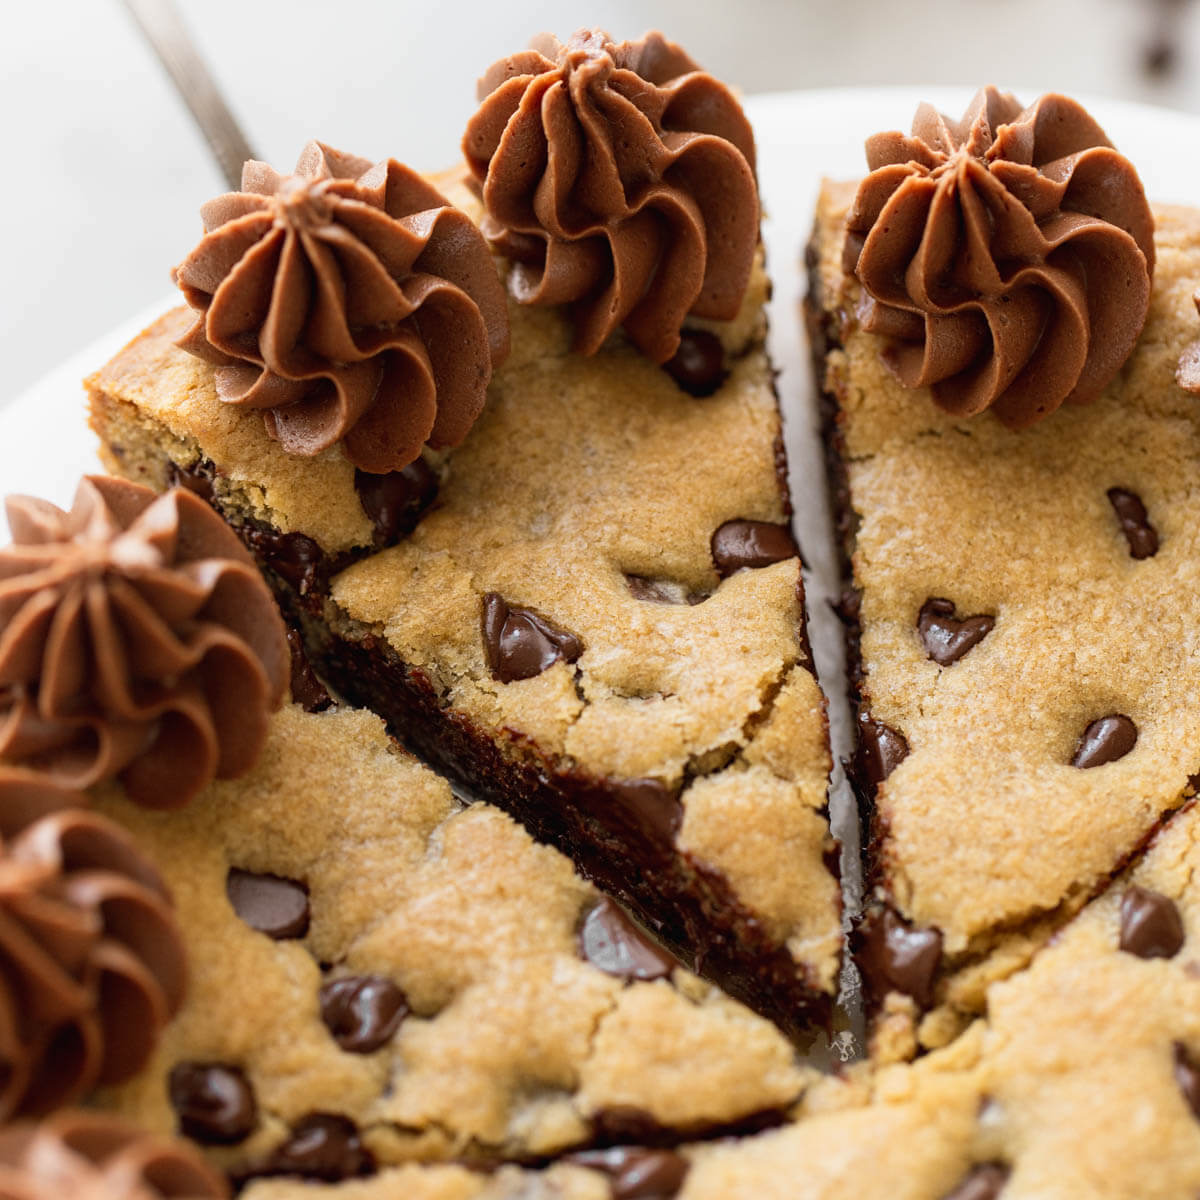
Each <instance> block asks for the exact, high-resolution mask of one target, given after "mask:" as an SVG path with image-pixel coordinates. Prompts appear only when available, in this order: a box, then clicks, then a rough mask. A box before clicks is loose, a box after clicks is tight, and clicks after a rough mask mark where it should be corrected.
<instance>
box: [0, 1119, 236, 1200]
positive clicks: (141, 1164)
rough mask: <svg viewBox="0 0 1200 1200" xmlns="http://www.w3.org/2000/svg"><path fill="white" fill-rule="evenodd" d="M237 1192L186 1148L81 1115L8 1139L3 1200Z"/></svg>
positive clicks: (138, 1198) (0, 1146)
mask: <svg viewBox="0 0 1200 1200" xmlns="http://www.w3.org/2000/svg"><path fill="white" fill-rule="evenodd" d="M228 1195H229V1187H228V1185H227V1184H226V1182H225V1180H224V1179H223V1178H222V1177H221V1176H220V1175H219V1174H217V1172H216V1171H214V1170H213V1169H212V1167H210V1166H209V1165H208V1164H207V1163H206V1162H204V1160H203V1159H202V1158H201V1157H200V1156H199V1155H198V1154H197V1153H196V1151H195V1150H193V1149H192V1148H191V1147H190V1146H188V1145H187V1144H186V1143H184V1142H180V1141H176V1140H175V1139H173V1138H164V1137H156V1136H154V1135H152V1134H149V1133H146V1132H144V1131H143V1130H141V1129H138V1128H137V1127H136V1126H133V1125H130V1124H129V1123H128V1122H126V1121H123V1120H121V1119H120V1118H118V1117H113V1116H109V1115H107V1114H103V1113H94V1112H81V1111H78V1110H74V1111H66V1112H59V1113H55V1114H54V1116H53V1117H49V1118H48V1119H47V1120H45V1121H43V1122H41V1123H40V1124H38V1125H34V1124H32V1123H28V1122H22V1123H20V1124H17V1125H10V1126H9V1127H8V1128H7V1129H5V1130H3V1131H0V1200H65V1198H67V1197H69V1198H70V1200H225V1198H226V1197H228Z"/></svg>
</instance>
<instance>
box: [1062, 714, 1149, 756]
mask: <svg viewBox="0 0 1200 1200" xmlns="http://www.w3.org/2000/svg"><path fill="white" fill-rule="evenodd" d="M1137 737H1138V733H1137V726H1136V725H1135V724H1134V723H1133V722H1132V721H1131V720H1130V719H1129V718H1128V717H1126V716H1124V715H1123V714H1122V713H1110V714H1109V715H1108V716H1107V717H1099V718H1097V719H1096V720H1095V721H1093V722H1092V723H1091V724H1090V725H1089V726H1088V727H1087V728H1086V729H1085V730H1084V731H1083V734H1082V735H1081V737H1080V739H1079V741H1078V743H1077V744H1076V746H1075V753H1074V754H1073V755H1072V756H1071V766H1073V767H1083V768H1087V767H1102V766H1104V764H1105V763H1110V762H1115V761H1116V760H1117V759H1118V758H1124V757H1125V755H1126V754H1128V753H1129V752H1130V750H1132V749H1133V747H1134V745H1135V744H1136V742H1137Z"/></svg>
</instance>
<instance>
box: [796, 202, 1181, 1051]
mask: <svg viewBox="0 0 1200 1200" xmlns="http://www.w3.org/2000/svg"><path fill="white" fill-rule="evenodd" d="M852 196H853V185H843V184H831V183H827V184H826V185H825V187H824V188H823V191H822V194H821V200H820V204H819V207H818V215H817V227H816V234H815V247H816V249H817V252H818V261H817V264H816V267H815V276H816V278H817V279H818V280H819V291H820V303H821V305H822V306H823V308H824V311H825V313H826V317H825V321H826V323H827V326H828V327H830V328H832V329H833V330H835V334H834V337H835V341H836V343H837V344H836V345H835V347H834V348H833V349H832V350H831V351H830V352H829V353H828V355H827V357H826V359H825V364H824V366H825V378H824V386H825V388H826V390H827V392H828V393H829V394H831V395H832V396H833V397H835V398H836V402H837V407H838V413H839V415H838V423H837V432H838V435H839V436H840V438H841V446H840V449H841V455H842V462H843V464H844V466H845V469H846V471H847V474H848V482H849V487H850V493H851V504H852V506H853V509H854V512H855V514H856V517H857V521H856V529H857V532H856V535H855V538H854V544H853V569H854V583H855V586H856V587H857V589H858V590H859V592H860V593H861V615H860V620H861V629H862V635H861V657H862V664H863V668H864V672H865V680H864V684H863V694H864V699H865V701H866V703H867V704H868V706H869V710H870V714H871V716H872V717H873V718H874V719H875V720H877V721H881V722H884V723H886V724H887V725H889V726H890V727H892V728H894V729H896V730H897V731H899V732H900V733H901V734H902V735H903V736H904V738H905V739H906V740H907V742H908V746H909V751H910V752H909V754H908V756H907V757H906V758H905V759H904V761H903V762H902V763H901V764H900V765H899V766H898V767H897V768H896V769H895V771H894V773H893V774H891V775H890V776H889V777H888V778H887V779H886V780H885V781H884V782H883V783H881V784H880V785H879V788H878V793H877V797H876V816H875V832H876V835H877V837H878V839H879V841H878V843H877V855H878V856H877V860H876V867H877V870H878V872H879V876H880V878H882V879H883V880H885V881H886V889H887V894H888V895H889V896H890V898H891V899H892V901H893V903H895V904H896V905H897V907H898V908H899V910H900V911H901V913H902V914H903V915H904V916H905V917H906V918H908V919H910V920H911V921H912V922H913V923H915V924H916V925H919V926H935V927H937V928H938V929H940V930H941V931H942V933H943V937H944V949H945V951H946V953H947V954H948V955H950V956H952V957H953V956H960V957H961V956H963V955H967V954H981V953H984V952H986V951H989V950H992V949H994V948H995V946H996V945H997V942H998V941H999V943H1001V944H1003V945H1004V946H1005V947H1006V949H1005V954H1004V956H1002V958H1001V959H998V960H996V961H995V962H994V963H993V966H995V967H998V970H997V971H994V972H992V973H991V974H988V973H987V972H985V975H984V977H983V979H980V978H979V977H978V976H977V977H976V978H975V980H974V981H973V982H965V981H964V982H962V984H961V988H962V991H963V993H964V994H965V993H972V994H973V995H974V996H975V997H979V996H980V995H981V993H982V987H981V983H984V982H986V979H987V978H989V977H995V975H996V974H997V973H999V974H1003V973H1007V972H1008V971H1011V970H1012V969H1014V968H1015V967H1017V966H1019V965H1021V964H1022V963H1023V962H1024V961H1027V959H1028V956H1029V953H1030V952H1031V951H1032V949H1033V948H1034V946H1035V945H1036V941H1034V942H1033V943H1026V944H1025V945H1024V946H1020V945H1019V943H1020V942H1021V939H1022V936H1023V933H1025V932H1028V930H1029V929H1030V928H1032V923H1033V922H1035V921H1036V920H1037V919H1038V918H1039V917H1041V916H1047V915H1053V916H1054V917H1055V919H1056V923H1061V919H1062V918H1063V917H1065V916H1069V915H1070V913H1071V912H1072V911H1075V910H1077V909H1078V907H1079V906H1080V904H1082V903H1083V902H1084V901H1085V900H1086V899H1087V897H1088V896H1089V895H1092V894H1094V893H1095V892H1096V891H1097V889H1098V888H1100V887H1102V886H1103V884H1104V883H1105V882H1106V881H1107V879H1108V878H1109V877H1110V876H1111V875H1112V873H1113V872H1114V871H1115V870H1118V869H1119V868H1120V867H1121V865H1122V864H1123V863H1124V862H1125V861H1126V860H1127V859H1128V858H1129V856H1130V855H1132V854H1133V853H1135V852H1136V851H1137V850H1138V848H1139V847H1140V846H1141V844H1142V843H1143V842H1144V840H1145V839H1146V838H1147V837H1148V836H1149V835H1150V834H1151V833H1152V832H1153V830H1154V829H1155V827H1156V825H1157V823H1158V821H1159V820H1160V818H1161V817H1162V815H1163V814H1164V813H1165V812H1168V811H1170V810H1171V809H1173V808H1176V807H1177V806H1178V805H1179V804H1181V803H1182V802H1183V800H1184V799H1185V798H1186V796H1187V795H1188V794H1189V791H1190V783H1189V781H1190V778H1191V776H1192V775H1193V773H1194V772H1195V771H1196V770H1197V766H1198V761H1200V752H1197V750H1196V749H1195V747H1196V746H1197V745H1198V744H1200V742H1198V741H1197V737H1198V735H1200V709H1198V708H1197V706H1196V704H1195V702H1194V700H1195V695H1196V694H1197V690H1198V689H1200V658H1198V657H1197V655H1196V654H1195V652H1194V645H1193V643H1194V637H1193V627H1194V626H1195V624H1196V613H1195V612H1194V609H1195V600H1194V597H1195V596H1196V594H1197V590H1196V582H1197V571H1198V568H1197V562H1200V522H1198V520H1197V518H1198V517H1200V500H1198V499H1197V495H1196V491H1195V489H1194V487H1192V484H1191V478H1190V477H1191V474H1192V464H1194V461H1195V453H1196V446H1197V437H1198V434H1200V428H1198V426H1200V411H1198V410H1197V408H1196V405H1195V401H1194V399H1192V398H1191V397H1189V396H1188V395H1187V393H1185V392H1184V391H1183V390H1182V389H1181V388H1179V387H1178V386H1176V384H1175V382H1174V363H1175V361H1176V360H1177V358H1178V354H1179V351H1180V349H1181V348H1182V346H1183V344H1184V343H1185V342H1186V341H1187V340H1188V338H1189V337H1190V333H1191V327H1192V325H1193V324H1194V305H1193V304H1192V301H1191V296H1192V293H1193V291H1194V290H1195V288H1196V286H1197V284H1198V283H1200V255H1198V254H1197V251H1198V249H1200V218H1198V217H1197V215H1196V213H1195V212H1194V211H1191V210H1185V209H1180V208H1163V209H1159V210H1158V212H1157V220H1158V230H1157V236H1156V244H1157V248H1158V267H1157V270H1156V276H1155V285H1154V292H1153V296H1152V299H1151V307H1150V317H1149V320H1148V323H1147V326H1146V329H1145V332H1144V333H1143V335H1142V338H1141V340H1140V342H1139V343H1138V346H1137V348H1136V350H1135V351H1134V353H1133V356H1132V357H1131V358H1130V360H1129V361H1128V363H1127V364H1126V365H1125V367H1124V368H1123V370H1122V371H1121V373H1120V374H1119V375H1118V376H1117V378H1116V379H1115V380H1114V382H1113V383H1112V384H1111V385H1110V387H1109V388H1108V389H1107V390H1106V391H1105V393H1104V394H1103V395H1102V396H1101V397H1100V399H1099V400H1097V401H1096V402H1095V403H1094V404H1091V405H1087V406H1083V407H1069V408H1066V409H1063V410H1062V411H1060V412H1058V413H1056V414H1055V415H1054V416H1053V417H1052V418H1050V419H1048V420H1046V421H1044V422H1042V423H1041V424H1040V425H1038V426H1037V427H1035V428H1033V429H1029V430H1026V431H1023V432H1020V433H1016V432H1010V431H1008V430H1006V429H1005V428H1004V427H1003V426H1002V425H1001V424H1000V423H999V422H998V421H997V420H995V419H994V418H992V417H991V416H989V415H983V416H981V417H979V418H977V419H973V420H959V419H955V418H954V417H951V416H949V415H947V414H946V413H944V412H942V411H941V410H940V409H938V408H937V407H936V406H935V405H934V404H933V402H932V400H931V399H930V397H929V395H928V393H927V392H926V391H923V390H915V391H908V390H905V389H904V388H902V387H901V386H900V385H899V384H898V383H897V382H896V380H895V379H894V378H893V377H892V376H891V375H890V373H889V372H888V371H887V370H886V368H885V367H884V366H883V364H882V362H881V361H880V358H879V353H878V352H879V347H880V341H879V339H878V338H877V337H875V336H873V335H869V334H866V333H863V332H861V331H860V330H858V329H857V328H856V327H855V324H854V321H853V317H852V314H853V311H854V305H855V302H856V296H857V291H856V285H855V283H854V281H853V280H847V279H846V278H844V277H843V275H842V273H841V265H840V254H841V239H842V233H841V230H842V221H843V218H844V213H845V211H846V207H847V205H848V203H849V201H850V199H851V198H852ZM1110 488H1122V489H1125V490H1128V491H1131V492H1134V493H1136V494H1137V495H1138V496H1139V497H1140V498H1141V499H1142V501H1143V502H1144V503H1145V506H1146V508H1147V510H1148V512H1149V517H1150V520H1151V522H1152V524H1153V525H1154V526H1155V528H1156V529H1157V532H1158V536H1159V539H1160V546H1159V549H1158V551H1157V553H1156V554H1154V555H1153V556H1152V557H1147V558H1143V559H1140V560H1138V559H1134V558H1133V557H1131V554H1130V547H1129V544H1128V542H1127V540H1126V538H1125V536H1124V535H1123V534H1122V531H1121V527H1120V525H1119V524H1118V521H1117V518H1116V515H1115V513H1114V510H1113V507H1112V504H1111V503H1110V501H1109V499H1108V496H1107V492H1108V490H1109V489H1110ZM932 597H943V598H948V599H951V600H952V601H953V602H954V603H955V605H956V608H957V612H958V614H959V615H967V614H988V615H991V616H993V617H994V618H995V627H994V629H993V630H992V631H991V632H990V633H989V634H988V635H987V636H986V637H985V638H984V639H983V641H981V642H980V643H979V644H978V645H977V646H975V647H974V648H973V649H972V650H970V652H969V653H967V654H966V655H965V656H964V657H962V658H961V659H960V660H959V661H957V662H956V663H954V664H952V665H950V666H946V667H940V666H939V665H938V664H937V663H935V662H933V661H931V660H930V659H929V657H928V656H927V653H926V650H925V647H924V646H923V645H922V643H921V640H920V639H919V637H918V633H917V624H916V623H917V616H918V613H919V611H920V609H921V607H922V606H923V604H924V603H925V602H926V601H927V600H928V599H929V598H932ZM1114 712H1117V713H1123V714H1126V715H1128V716H1129V717H1130V718H1131V719H1132V720H1133V721H1134V723H1135V724H1136V726H1137V729H1138V740H1137V744H1136V746H1135V747H1134V749H1133V751H1132V752H1130V753H1129V754H1127V755H1126V756H1125V757H1123V758H1121V759H1119V760H1118V761H1115V762H1112V763H1109V764H1106V765H1104V766H1102V767H1098V768H1095V769H1088V770H1082V769H1079V768H1077V767H1074V766H1072V765H1071V758H1072V754H1073V752H1074V748H1075V745H1076V741H1077V739H1078V738H1079V737H1080V735H1081V733H1082V732H1083V730H1084V728H1085V727H1086V726H1087V725H1088V723H1089V722H1090V721H1092V720H1094V719H1096V718H1098V717H1101V716H1104V715H1106V714H1109V713H1114ZM1005 930H1007V931H1009V932H1008V933H1007V934H1005V933H1004V932H1003V931H1005ZM1046 932H1049V930H1048V929H1044V932H1043V934H1042V935H1041V936H1044V935H1045V933H1046ZM1001 963H1003V964H1004V965H999V964H1001ZM935 1037H936V1035H935Z"/></svg>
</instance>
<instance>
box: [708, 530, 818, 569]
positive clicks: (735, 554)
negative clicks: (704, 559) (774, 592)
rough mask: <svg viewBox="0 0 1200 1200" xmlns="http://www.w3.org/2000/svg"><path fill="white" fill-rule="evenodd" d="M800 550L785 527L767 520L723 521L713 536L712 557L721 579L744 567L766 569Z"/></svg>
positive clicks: (795, 554) (794, 555)
mask: <svg viewBox="0 0 1200 1200" xmlns="http://www.w3.org/2000/svg"><path fill="white" fill-rule="evenodd" d="M799 553H800V551H799V550H798V549H797V548H796V539H795V538H793V537H792V531H791V530H790V529H789V528H788V527H787V526H786V525H772V524H771V523H770V522H769V521H726V522H725V524H724V525H722V526H721V528H720V529H718V530H717V532H716V533H714V534H713V535H712V558H713V563H714V564H715V565H716V568H717V574H718V575H720V576H721V578H722V579H725V578H726V577H728V576H730V575H732V574H733V573H734V571H740V570H742V569H743V568H744V567H769V566H770V565H771V564H772V563H777V562H783V560H784V559H785V558H795V557H796V556H797V555H798V554H799Z"/></svg>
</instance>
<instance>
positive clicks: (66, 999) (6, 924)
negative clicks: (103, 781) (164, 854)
mask: <svg viewBox="0 0 1200 1200" xmlns="http://www.w3.org/2000/svg"><path fill="white" fill-rule="evenodd" d="M36 788H37V783H36V781H35V780H33V779H30V778H29V777H27V776H24V775H23V774H21V773H20V772H17V771H15V770H13V769H12V768H10V767H7V766H5V765H4V764H0V812H2V813H3V814H4V816H5V830H4V836H3V837H2V838H0V960H2V961H3V965H4V969H3V971H0V1062H2V1063H3V1065H4V1071H3V1073H2V1074H0V1121H4V1120H8V1119H9V1118H11V1117H13V1116H14V1115H19V1114H39V1113H45V1112H49V1111H51V1110H52V1109H54V1108H57V1107H58V1106H60V1105H62V1104H69V1103H72V1102H73V1101H75V1100H77V1099H79V1098H80V1097H81V1096H83V1095H84V1094H86V1093H87V1092H89V1091H90V1090H91V1089H92V1088H93V1087H95V1086H97V1085H98V1084H104V1083H116V1082H119V1081H121V1080H124V1079H128V1078H129V1077H130V1076H132V1075H133V1074H134V1073H136V1072H137V1071H138V1070H140V1069H141V1067H142V1066H144V1065H145V1063H146V1062H147V1060H148V1059H149V1057H150V1054H151V1052H152V1051H153V1049H154V1046H155V1043H156V1042H157V1039H158V1035H159V1033H160V1032H161V1031H162V1029H163V1027H164V1026H165V1025H166V1023H167V1021H168V1020H169V1019H170V1018H171V1016H173V1015H174V1013H175V1012H176V1011H177V1010H178V1008H179V1006H180V1004H181V1002H182V999H183V992H184V985H185V978H186V967H185V955H184V947H183V941H182V938H181V936H180V933H179V930H178V928H177V926H176V923H175V919H174V916H173V910H172V906H171V901H170V897H169V895H168V893H167V889H166V887H165V885H164V884H163V882H162V879H161V878H160V876H159V874H158V872H157V871H156V870H155V869H154V868H153V867H152V866H151V865H150V863H149V862H148V861H147V860H146V859H145V858H144V856H143V855H142V853H141V852H140V851H139V850H138V848H137V846H136V845H135V844H134V842H133V840H132V839H131V838H130V837H129V835H128V834H127V833H125V832H124V831H122V830H121V829H120V828H118V826H117V825H116V824H114V823H113V822H112V821H110V820H108V819H106V818H105V817H102V816H100V815H98V814H96V813H92V812H88V811H84V810H83V808H82V806H83V805H85V804H87V802H88V800H87V797H86V796H84V795H76V796H74V797H71V796H69V795H67V794H65V793H64V792H62V791H61V790H60V789H57V788H52V789H50V790H49V791H47V792H46V793H45V794H44V795H43V796H42V797H41V800H42V801H43V807H45V808H46V809H47V810H50V809H53V807H54V806H55V805H57V804H60V803H63V804H65V803H70V802H71V801H72V800H73V802H74V804H75V805H77V806H79V807H73V808H63V809H61V811H47V812H46V815H44V816H40V817H36V818H35V819H32V820H30V821H29V822H28V824H25V825H24V827H23V828H21V827H20V817H19V814H20V812H21V809H22V807H23V806H27V805H28V802H29V799H30V797H31V795H33V794H34V793H35V791H36ZM28 811H29V810H28V808H27V807H26V815H28ZM18 828H19V831H18V832H12V833H10V830H13V829H18Z"/></svg>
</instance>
